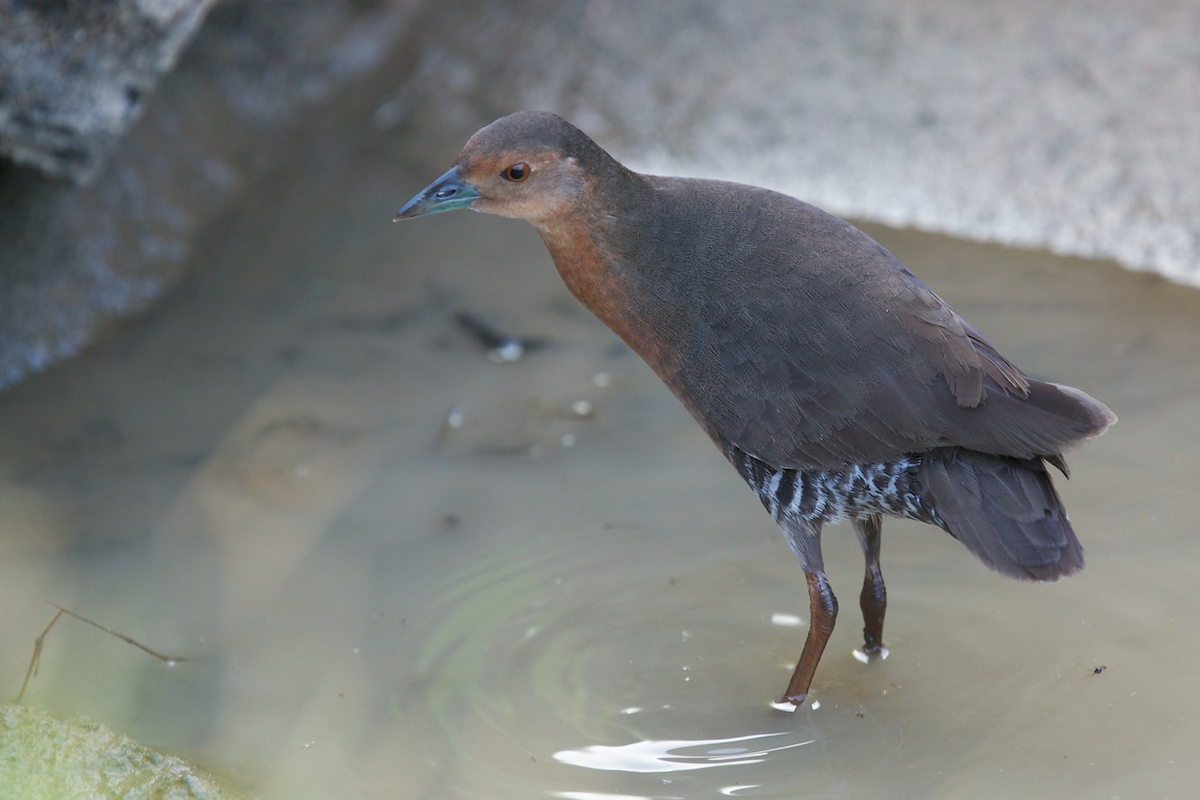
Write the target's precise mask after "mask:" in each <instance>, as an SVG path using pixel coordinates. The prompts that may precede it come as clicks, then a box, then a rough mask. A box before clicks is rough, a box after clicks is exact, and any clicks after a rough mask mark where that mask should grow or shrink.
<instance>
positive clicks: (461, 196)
mask: <svg viewBox="0 0 1200 800" xmlns="http://www.w3.org/2000/svg"><path fill="white" fill-rule="evenodd" d="M478 197H479V192H477V191H475V187H474V186H472V185H471V184H469V183H467V182H466V181H464V180H462V179H461V178H459V177H458V167H451V168H450V169H449V170H448V171H447V172H446V174H445V175H443V176H442V177H440V178H438V179H437V180H436V181H434V182H433V183H431V184H429V185H428V186H426V187H425V188H424V189H422V190H421V191H419V192H417V196H416V197H414V198H413V199H412V200H409V201H408V202H407V203H405V204H404V205H403V206H402V207H401V208H400V210H399V211H397V212H396V216H394V217H393V218H392V222H399V221H400V220H402V219H412V218H413V217H423V216H425V215H426V214H437V213H439V212H441V211H452V210H454V209H456V208H470V207H471V203H473V202H475V200H476V199H477V198H478Z"/></svg>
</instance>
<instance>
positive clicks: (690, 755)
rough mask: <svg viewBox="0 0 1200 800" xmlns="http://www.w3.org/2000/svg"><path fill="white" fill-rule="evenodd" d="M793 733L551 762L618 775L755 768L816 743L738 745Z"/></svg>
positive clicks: (589, 751)
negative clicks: (773, 757)
mask: <svg viewBox="0 0 1200 800" xmlns="http://www.w3.org/2000/svg"><path fill="white" fill-rule="evenodd" d="M795 735H796V734H795V733H794V732H788V731H779V732H776V733H753V734H750V735H748V736H734V737H731V738H728V739H695V740H688V739H667V740H663V741H643V742H630V743H629V744H621V745H601V744H594V745H589V746H587V747H583V748H580V749H579V750H560V751H558V752H557V753H555V754H554V760H555V761H561V762H562V763H564V764H571V765H573V766H576V767H587V768H588V769H600V770H619V771H622V772H643V773H645V772H686V771H690V770H696V769H711V768H713V767H737V766H744V765H747V764H758V763H761V762H762V761H764V760H766V758H767V756H769V755H770V754H771V753H775V752H779V751H781V750H791V749H792V748H795V747H803V746H805V745H809V744H812V743H813V742H815V741H816V739H815V738H812V739H807V738H806V739H804V740H802V741H798V742H796V741H787V739H785V740H784V741H783V742H781V743H777V744H775V745H774V746H771V747H760V748H751V747H744V746H741V743H742V742H750V741H755V740H759V739H775V738H777V737H781V736H782V737H787V738H794V737H795Z"/></svg>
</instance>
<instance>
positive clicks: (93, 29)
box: [0, 0, 214, 183]
mask: <svg viewBox="0 0 1200 800" xmlns="http://www.w3.org/2000/svg"><path fill="white" fill-rule="evenodd" d="M213 2H214V0H118V2H105V3H96V2H89V0H68V2H61V3H21V2H17V1H16V0H0V21H3V25H0V153H3V154H5V155H7V156H9V157H10V158H12V159H13V160H15V161H18V162H21V163H25V164H30V165H33V166H35V167H37V168H38V169H41V170H44V171H46V172H48V173H50V174H52V175H57V176H62V177H69V178H71V179H73V180H75V181H76V182H79V183H85V182H87V181H89V180H91V179H92V178H94V177H95V176H96V174H97V172H98V170H99V168H100V165H101V164H102V163H103V160H104V156H105V154H106V153H107V152H108V151H109V150H110V149H111V148H112V146H113V145H114V144H115V143H116V142H117V141H118V140H119V139H120V138H121V135H122V134H123V133H124V132H125V131H126V129H127V128H128V127H129V126H130V125H132V124H133V123H134V121H136V120H137V118H138V117H139V116H140V115H141V112H142V108H143V106H144V104H145V100H146V97H147V95H149V94H150V93H151V92H152V91H153V90H154V88H155V86H156V85H157V84H158V81H159V79H160V78H161V77H162V76H163V74H164V73H166V72H168V71H169V70H170V69H171V68H172V66H174V64H175V60H176V58H177V57H178V55H179V52H180V50H181V49H182V48H183V46H184V45H185V44H187V42H188V40H189V39H190V38H191V36H192V34H193V32H195V30H196V27H197V26H198V25H199V24H200V22H201V21H202V20H203V19H204V15H205V12H207V10H208V8H209V7H210V6H211V5H212V3H213Z"/></svg>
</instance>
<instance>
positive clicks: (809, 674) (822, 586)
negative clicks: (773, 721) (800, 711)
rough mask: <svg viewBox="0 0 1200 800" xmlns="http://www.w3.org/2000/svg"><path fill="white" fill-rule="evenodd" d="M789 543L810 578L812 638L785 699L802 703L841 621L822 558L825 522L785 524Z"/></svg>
mask: <svg viewBox="0 0 1200 800" xmlns="http://www.w3.org/2000/svg"><path fill="white" fill-rule="evenodd" d="M784 532H785V533H786V534H787V538H788V544H790V545H791V546H792V551H793V552H794V553H795V554H796V557H797V558H798V559H799V560H800V566H801V567H803V568H804V577H805V578H806V579H807V580H808V609H809V620H808V638H807V639H805V641H804V650H803V652H801V654H800V662H799V663H798V664H796V671H795V672H793V673H792V679H791V681H789V682H788V687H787V691H786V692H785V693H784V695H783V702H785V703H792V704H793V705H796V706H799V705H801V704H802V703H804V700H805V698H806V697H808V687H809V685H810V684H811V683H812V678H813V673H814V672H816V671H817V664H818V663H819V662H820V660H821V654H822V653H824V652H825V644H826V643H827V642H828V641H829V635H830V634H831V633H833V625H834V623H835V622H836V621H837V612H838V602H837V598H836V597H835V596H834V594H833V590H832V589H831V588H829V581H828V580H826V579H825V563H824V560H823V559H822V557H821V525H820V523H807V522H806V523H802V524H795V525H793V524H786V523H785V524H784Z"/></svg>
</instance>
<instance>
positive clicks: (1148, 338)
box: [0, 129, 1200, 800]
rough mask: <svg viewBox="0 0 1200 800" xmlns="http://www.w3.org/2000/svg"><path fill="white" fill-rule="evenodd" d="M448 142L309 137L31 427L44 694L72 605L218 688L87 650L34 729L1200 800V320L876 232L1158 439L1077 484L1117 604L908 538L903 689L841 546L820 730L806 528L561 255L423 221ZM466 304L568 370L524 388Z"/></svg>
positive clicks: (14, 410)
mask: <svg viewBox="0 0 1200 800" xmlns="http://www.w3.org/2000/svg"><path fill="white" fill-rule="evenodd" d="M412 142H413V139H412V138H411V137H410V139H409V141H408V142H407V143H405V142H401V141H388V140H387V137H384V136H382V135H379V134H376V133H371V132H370V131H369V130H365V129H364V132H363V133H361V134H360V135H359V138H358V139H356V140H352V141H350V142H345V141H341V142H340V143H339V144H338V146H331V144H330V142H328V141H325V140H323V139H322V138H321V135H320V134H319V133H318V134H315V135H314V136H313V137H312V139H311V140H305V141H302V142H299V143H298V144H297V145H296V147H297V148H298V150H297V156H298V158H297V160H296V161H295V162H294V163H296V164H303V168H297V169H289V170H287V171H283V172H281V173H279V174H277V175H275V176H274V177H273V178H272V179H271V180H269V181H266V182H264V183H263V184H262V185H260V186H257V187H255V188H254V189H252V190H250V191H248V192H247V194H246V196H245V197H244V199H243V202H242V203H241V204H240V205H239V207H238V208H236V209H235V210H234V211H233V212H231V213H230V214H229V215H228V216H227V217H226V218H224V219H222V220H220V221H219V222H218V223H217V224H215V225H213V226H212V229H211V230H210V231H209V232H208V234H207V236H206V238H205V240H204V243H203V247H202V248H201V250H200V252H199V253H198V254H197V255H196V267H195V268H194V269H193V270H192V272H191V277H190V278H189V279H188V280H187V281H186V282H185V283H184V284H183V285H182V286H181V287H180V288H179V289H178V290H176V291H175V292H174V293H173V294H172V295H171V296H170V297H169V298H168V299H167V300H166V301H165V302H164V303H162V304H161V305H160V306H158V307H157V308H156V309H155V310H154V311H153V312H152V313H151V314H149V315H148V316H146V317H144V318H142V319H139V320H136V321H133V322H131V323H129V324H127V325H125V326H124V327H122V328H121V329H119V330H116V331H114V332H113V333H112V334H111V335H110V336H109V337H108V338H107V339H106V340H105V341H104V342H103V343H102V344H101V345H99V346H98V347H96V348H95V349H94V350H93V351H92V352H90V353H89V354H87V355H86V356H84V357H82V358H80V359H77V360H74V361H71V362H69V363H67V364H64V365H63V366H61V367H59V368H57V369H55V370H53V371H52V372H50V373H47V374H44V375H41V376H38V377H36V378H34V379H32V380H30V381H28V382H27V383H25V384H23V385H21V386H18V387H17V388H15V389H14V390H12V391H9V392H7V393H5V394H3V395H0V430H3V431H4V433H3V436H2V437H0V497H2V498H3V500H2V502H0V586H2V587H3V590H2V591H3V603H2V604H0V605H2V608H3V610H2V611H0V681H2V682H3V685H4V686H7V687H9V688H8V689H6V690H5V691H6V692H8V693H10V694H15V692H16V690H17V688H18V687H19V685H20V679H21V676H22V675H23V673H24V670H25V667H26V665H27V663H28V658H29V653H30V650H31V648H32V644H33V639H34V637H35V636H36V635H37V634H38V633H40V632H41V630H42V628H43V627H44V625H45V624H46V622H48V621H49V619H50V617H51V616H52V609H50V607H49V606H47V605H46V604H47V602H48V601H53V602H57V603H60V604H62V605H65V606H68V607H70V608H71V609H73V610H75V611H77V612H79V613H81V614H84V615H86V616H88V617H90V618H92V619H95V620H97V621H99V622H101V623H103V624H105V625H107V626H109V627H112V628H114V629H116V630H119V631H121V632H122V633H125V634H127V635H129V636H132V637H134V638H136V639H137V640H138V641H140V642H142V643H144V644H146V645H148V646H150V647H153V648H155V649H157V650H159V651H161V652H164V653H168V654H172V655H181V656H187V657H190V658H191V659H192V660H189V661H181V662H179V663H177V664H176V665H175V666H173V667H169V666H165V665H163V664H161V663H160V662H158V661H156V660H154V659H152V658H150V657H149V656H147V655H145V654H144V653H142V652H140V651H138V650H135V649H134V648H131V647H128V646H126V645H124V644H122V643H121V642H119V641H117V640H115V639H113V638H111V637H108V636H105V635H104V634H102V633H100V632H98V631H96V630H94V629H92V628H89V627H87V626H85V625H82V624H80V623H77V622H75V621H73V620H62V621H60V622H59V624H58V626H56V628H55V629H54V630H53V631H52V632H51V634H50V635H49V636H48V637H47V640H46V646H45V652H44V654H43V659H42V667H41V671H40V674H39V675H38V676H37V677H36V678H35V679H34V681H33V683H32V685H31V690H30V694H29V696H28V697H27V702H30V703H34V704H37V705H41V706H46V707H50V708H55V709H61V710H66V711H79V712H83V713H86V714H89V715H91V716H92V717H94V718H96V719H99V720H101V721H103V722H105V723H107V724H109V725H110V726H112V727H114V728H116V729H118V730H120V731H122V732H124V733H128V734H130V735H132V736H134V737H136V738H138V739H139V740H141V741H143V742H145V743H147V744H151V745H154V746H158V747H162V748H164V749H167V750H170V751H172V752H176V753H179V754H182V755H185V756H188V757H190V758H193V759H195V760H197V761H199V762H200V763H202V764H204V765H205V766H208V767H210V768H213V769H214V770H216V771H218V772H220V773H222V774H224V775H226V776H227V777H228V778H229V779H230V780H231V781H232V782H233V783H235V784H237V785H240V786H244V787H248V788H249V789H251V790H253V791H254V792H256V793H259V794H261V795H263V796H269V797H327V796H339V797H479V798H510V797H511V798H526V797H560V798H578V799H582V798H587V799H589V800H590V799H591V798H616V797H626V798H680V797H686V798H692V797H720V796H735V797H794V796H800V795H806V796H807V795H815V796H838V797H878V796H884V795H887V796H906V795H907V796H933V797H963V796H976V797H980V796H1014V795H1020V794H1030V795H1035V796H1037V795H1042V796H1045V795H1065V794H1068V793H1078V794H1086V795H1099V794H1103V795H1106V796H1138V797H1145V796H1166V795H1172V794H1174V795H1179V794H1183V793H1185V791H1190V789H1191V787H1193V786H1194V785H1195V783H1196V780H1197V779H1198V778H1200V766H1197V765H1196V762H1195V759H1194V754H1195V751H1196V747H1197V745H1198V744H1200V717H1198V715H1197V713H1196V712H1197V710H1198V706H1200V703H1198V697H1200V694H1198V691H1197V689H1196V688H1195V686H1194V677H1193V675H1194V666H1193V665H1194V664H1195V662H1196V660H1197V658H1198V657H1200V636H1198V635H1197V633H1196V630H1195V627H1194V625H1193V624H1192V617H1193V615H1194V611H1195V610H1196V600H1195V599H1194V595H1193V586H1194V582H1195V579H1194V570H1193V567H1192V564H1193V563H1196V560H1197V556H1198V553H1197V540H1196V537H1195V536H1194V535H1193V529H1192V525H1191V524H1190V523H1191V518H1190V515H1188V514H1187V513H1186V512H1187V511H1188V510H1190V509H1191V508H1192V507H1193V506H1194V492H1195V481H1196V476H1197V475H1198V474H1200V463H1198V461H1200V456H1198V455H1197V451H1196V449H1195V447H1194V443H1195V432H1196V430H1197V426H1196V419H1197V417H1198V416H1200V350H1197V348H1196V342H1197V341H1198V338H1200V294H1197V293H1195V292H1191V291H1189V290H1184V289H1180V288H1177V287H1171V286H1167V285H1165V284H1163V283H1161V282H1159V281H1157V280H1153V279H1148V278H1147V277H1145V276H1139V275H1132V274H1127V273H1123V272H1121V271H1119V270H1118V269H1116V268H1114V267H1111V266H1109V265H1104V264H1093V263H1086V262H1082V261H1075V260H1067V259H1058V258H1053V257H1050V256H1047V255H1043V254H1039V253H1026V252H1013V251H1006V250H1003V249H1000V248H994V247H984V246H979V245H973V244H967V243H962V242H956V241H952V240H948V239H944V238H938V237H931V236H924V235H918V234H913V233H905V232H897V231H889V230H883V229H877V228H871V229H870V230H871V232H872V233H873V234H874V235H876V236H877V237H878V238H880V239H881V240H882V241H883V242H884V243H885V244H886V245H887V246H889V247H891V248H892V249H893V250H894V251H895V252H896V253H897V254H898V255H899V256H900V257H901V258H902V259H904V260H905V261H906V262H907V263H909V264H910V265H911V266H912V267H913V268H914V270H915V271H916V272H917V273H918V274H920V275H921V276H922V277H923V278H925V279H926V280H927V281H928V282H929V283H930V284H931V285H933V286H934V287H935V289H936V290H937V291H939V293H941V294H942V295H943V296H944V297H946V298H947V299H948V300H949V301H950V302H951V303H952V304H953V305H954V306H955V307H956V308H957V309H958V310H959V311H960V312H962V313H963V314H964V315H966V316H967V317H968V318H969V319H971V320H972V321H973V322H974V324H975V325H976V326H977V327H979V328H981V329H982V330H983V331H984V332H985V333H987V334H988V335H989V336H990V338H992V339H993V341H995V342H996V343H997V344H998V345H999V346H1000V348H1001V349H1002V350H1003V351H1004V352H1005V353H1006V354H1007V355H1008V356H1009V357H1010V358H1012V359H1013V360H1015V361H1016V362H1017V363H1018V364H1020V365H1022V366H1023V367H1024V368H1025V369H1026V370H1027V371H1028V372H1030V373H1031V374H1034V375H1039V376H1047V377H1053V379H1055V380H1057V381H1060V382H1065V383H1069V384H1072V385H1075V386H1078V387H1080V388H1082V389H1084V390H1086V391H1088V392H1089V393H1092V394H1094V395H1095V396H1097V397H1099V398H1101V399H1103V400H1104V401H1105V402H1107V403H1108V404H1110V405H1111V406H1112V408H1113V409H1114V410H1115V411H1116V412H1117V414H1118V415H1119V416H1120V417H1121V422H1120V424H1119V425H1117V426H1116V427H1115V428H1114V429H1113V430H1112V431H1110V432H1109V433H1108V434H1106V435H1105V436H1104V437H1103V438H1101V439H1100V440H1098V441H1096V442H1094V443H1092V444H1091V445H1090V446H1088V447H1087V448H1085V449H1083V450H1082V451H1080V452H1078V453H1077V454H1075V455H1074V456H1073V457H1072V458H1071V465H1072V469H1073V474H1074V475H1075V478H1074V479H1073V480H1072V481H1070V482H1063V481H1060V484H1061V491H1062V494H1063V495H1064V498H1065V501H1066V503H1067V505H1068V507H1069V508H1070V509H1071V513H1072V520H1073V521H1074V522H1075V525H1076V527H1077V530H1078V531H1079V533H1080V536H1081V538H1082V540H1083V541H1084V544H1085V546H1086V547H1087V550H1088V559H1089V560H1088V568H1087V569H1086V570H1085V571H1084V572H1082V573H1081V574H1080V575H1078V576H1076V577H1074V578H1071V579H1069V580H1066V581H1063V582H1061V583H1058V584H1054V585H1049V586H1043V585H1030V584H1025V583H1019V582H1016V581H1011V580H1008V579H1005V578H1003V577H1000V576H998V575H994V574H992V573H990V572H988V571H987V570H986V569H985V568H984V567H982V566H981V565H979V564H978V563H977V562H975V561H974V559H972V558H971V557H970V555H969V554H968V553H967V552H966V551H965V550H964V549H963V548H962V547H961V546H959V545H958V544H957V543H956V542H954V541H953V540H951V539H950V538H949V537H947V536H945V535H944V534H942V533H940V532H938V531H936V530H934V529H932V528H929V527H927V526H921V525H918V524H914V523H904V522H898V521H888V522H887V524H886V525H885V535H884V571H885V575H886V576H887V579H888V589H889V599H890V608H889V615H888V625H887V628H886V631H885V633H886V637H885V638H886V640H887V643H888V645H889V646H890V648H891V657H890V658H889V659H888V660H886V661H884V662H879V663H873V664H871V665H869V666H863V665H861V664H859V663H858V662H857V661H856V660H855V659H854V658H853V656H852V653H851V651H852V650H853V648H854V647H855V646H857V645H858V644H859V643H860V639H859V636H860V633H859V628H860V622H859V620H858V617H857V609H856V608H855V606H856V603H855V602H854V598H855V597H856V596H857V593H858V588H859V581H860V579H861V568H862V564H861V555H860V553H859V550H858V545H857V543H856V542H855V540H854V536H853V535H852V533H851V532H850V530H849V528H848V527H846V526H839V527H837V528H832V529H829V530H828V531H827V533H826V536H825V540H826V561H827V565H828V567H829V570H830V577H831V580H832V581H833V586H834V589H835V591H837V592H838V593H839V595H840V596H841V598H842V607H843V614H842V619H841V624H840V626H839V628H838V629H837V631H835V633H834V637H833V639H832V641H831V644H830V648H829V650H828V651H827V653H826V655H825V658H824V660H823V661H822V663H821V666H820V669H819V670H818V672H817V677H816V682H815V685H814V693H815V697H816V698H817V700H818V701H819V703H820V706H819V708H817V709H815V710H802V711H800V712H798V713H794V714H788V713H784V712H781V711H778V710H775V709H773V708H772V707H771V705H770V703H771V701H773V700H775V699H776V698H777V696H778V694H779V693H780V692H781V691H782V689H783V687H784V685H785V684H786V682H787V678H788V676H789V674H790V670H791V666H792V664H793V663H794V659H795V658H796V657H797V656H798V655H799V651H800V647H801V644H802V641H803V638H804V634H805V630H804V628H803V624H802V623H803V620H804V619H805V618H806V617H807V602H806V598H805V593H804V581H803V576H802V574H801V572H800V570H799V567H798V566H797V565H796V564H795V563H794V560H793V558H792V556H791V553H790V552H789V551H788V548H787V547H786V545H785V544H784V542H783V540H782V537H781V536H780V535H779V533H778V531H777V529H776V527H775V526H774V524H773V523H772V522H771V520H770V519H769V518H768V516H767V515H766V514H765V513H764V512H763V510H762V508H761V506H760V505H759V504H758V501H757V500H756V499H755V497H754V495H753V493H752V492H750V491H749V490H748V489H747V488H746V487H745V486H744V485H742V484H741V483H740V481H739V480H738V478H737V476H736V475H735V473H734V472H733V470H732V469H731V468H730V467H729V466H728V465H727V464H725V463H724V461H723V460H722V459H721V457H720V456H719V454H718V453H717V452H716V450H715V449H714V448H713V447H712V445H711V443H710V442H709V441H708V440H707V439H706V438H705V436H704V435H703V433H702V432H701V431H700V430H699V429H698V428H697V427H696V426H695V424H694V423H693V422H692V420H691V419H690V417H689V416H688V415H687V414H686V413H685V412H684V411H683V410H682V408H681V407H680V406H678V404H677V403H676V402H675V400H674V399H673V398H672V397H671V396H670V394H669V393H668V392H667V391H666V389H664V388H663V387H662V386H661V385H660V384H659V383H658V381H657V379H656V378H655V377H654V376H653V375H652V374H651V373H650V371H649V370H648V369H647V368H646V367H645V366H644V365H642V364H641V363H640V362H639V361H638V360H637V359H636V358H635V357H633V356H632V355H631V354H630V353H629V352H628V351H627V350H626V349H625V348H624V346H623V345H621V344H619V343H618V342H617V340H616V339H615V337H613V336H612V335H611V334H610V333H608V332H607V330H606V329H604V328H603V327H602V326H601V325H600V324H599V323H598V322H596V321H595V320H593V319H592V318H590V317H589V316H588V315H587V313H586V312H585V311H584V310H582V309H581V308H580V307H579V306H578V305H577V304H576V303H575V301H574V300H573V299H572V298H571V297H570V296H569V295H568V294H567V292H566V290H565V289H564V288H563V287H562V285H561V283H560V282H559V280H558V278H557V276H556V275H555V274H554V272H553V268H552V266H551V265H550V262H549V259H548V257H547V256H546V254H545V252H544V250H543V249H542V246H541V243H540V242H539V241H538V240H537V237H536V236H535V235H534V233H533V232H532V230H531V229H529V228H528V227H527V226H525V225H523V224H521V223H516V222H510V221H504V220H498V219H492V218H487V217H483V216H481V215H473V214H452V215H440V216H438V217H434V218H430V219H427V220H421V221H419V222H412V223H407V224H405V225H403V226H391V225H389V224H388V222H387V221H388V219H389V218H390V216H391V214H392V212H393V211H394V209H395V208H396V207H398V205H399V204H400V203H401V202H402V201H403V200H405V199H407V197H408V196H409V195H410V194H411V193H412V192H414V191H415V190H416V189H418V188H420V186H422V185H424V183H425V182H426V181H427V180H429V179H431V178H432V177H434V176H436V175H438V174H440V173H441V172H442V170H443V168H444V164H443V163H442V162H441V161H437V163H434V162H433V159H432V158H430V159H425V158H418V157H417V154H418V153H420V152H437V153H440V152H442V151H443V150H446V148H447V145H446V144H445V143H440V144H438V145H437V146H431V144H430V141H428V140H427V141H426V142H425V143H424V145H423V147H421V148H418V149H416V150H414V149H412V148H413V144H412ZM455 145H456V143H455ZM459 311H468V312H470V313H472V314H474V315H477V316H478V317H480V318H481V319H484V320H486V321H488V322H490V323H492V324H494V325H496V326H498V327H499V328H500V329H502V330H505V331H508V332H512V333H515V334H520V335H523V336H529V337H533V338H535V339H539V340H542V341H543V342H544V346H543V347H541V348H540V349H532V350H531V351H530V352H528V353H527V354H526V356H525V357H524V358H522V359H521V360H519V361H516V362H515V363H505V364H497V363H492V362H490V361H489V360H488V359H487V358H486V357H485V354H484V352H483V349H482V348H481V346H480V345H479V344H478V342H476V341H475V340H474V339H473V338H472V337H471V336H470V335H468V334H467V333H466V332H465V331H464V330H463V329H462V327H461V326H459V325H458V324H456V322H455V320H454V315H455V314H456V313H457V312H459ZM581 401H582V402H583V404H582V405H580V402H581ZM450 423H456V424H450ZM798 623H799V624H798ZM1097 670H1100V671H1097Z"/></svg>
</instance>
